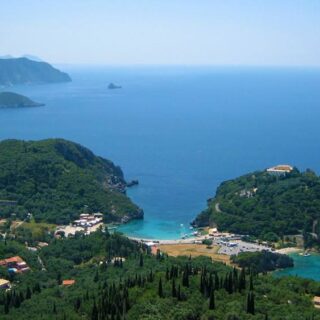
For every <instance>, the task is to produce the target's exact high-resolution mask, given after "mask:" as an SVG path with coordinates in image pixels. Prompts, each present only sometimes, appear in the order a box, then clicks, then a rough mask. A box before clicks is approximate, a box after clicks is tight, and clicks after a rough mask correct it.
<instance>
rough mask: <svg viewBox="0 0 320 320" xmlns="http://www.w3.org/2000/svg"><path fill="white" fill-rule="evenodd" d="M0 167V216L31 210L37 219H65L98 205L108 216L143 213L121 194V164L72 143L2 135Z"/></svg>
mask: <svg viewBox="0 0 320 320" xmlns="http://www.w3.org/2000/svg"><path fill="white" fill-rule="evenodd" d="M0 167H1V171H0V216H2V217H8V216H10V215H11V214H12V213H13V212H14V213H15V214H17V215H18V217H20V218H24V217H25V215H26V214H27V213H29V212H30V213H32V214H33V216H34V218H35V219H36V221H45V222H49V223H59V224H60V223H64V224H65V223H68V222H69V221H70V220H71V219H74V218H77V217H78V215H79V213H80V212H81V211H83V210H88V211H91V212H98V211H100V212H102V213H104V214H105V216H106V219H107V221H110V220H120V219H121V218H122V217H124V216H128V217H129V218H130V217H138V218H141V217H142V215H143V213H142V211H141V210H140V209H139V208H138V207H137V206H135V205H134V204H133V203H132V202H131V200H130V199H129V198H128V197H127V196H126V195H125V194H124V190H125V181H124V178H123V173H122V171H121V169H120V168H119V167H117V166H115V165H114V164H113V163H112V162H111V161H108V160H105V159H103V158H101V157H98V156H95V155H94V154H93V153H92V152H91V151H90V150H88V149H86V148H84V147H82V146H80V145H78V144H76V143H73V142H69V141H66V140H62V139H49V140H43V141H37V142H34V141H18V140H5V141H2V142H1V143H0ZM7 200H11V201H16V202H17V205H15V203H14V202H13V203H10V202H7Z"/></svg>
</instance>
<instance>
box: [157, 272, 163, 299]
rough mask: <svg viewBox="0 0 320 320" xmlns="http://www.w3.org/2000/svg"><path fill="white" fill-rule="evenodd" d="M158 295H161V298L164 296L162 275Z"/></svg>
mask: <svg viewBox="0 0 320 320" xmlns="http://www.w3.org/2000/svg"><path fill="white" fill-rule="evenodd" d="M158 295H159V297H160V298H163V288H162V280H161V277H160V279H159V286H158Z"/></svg>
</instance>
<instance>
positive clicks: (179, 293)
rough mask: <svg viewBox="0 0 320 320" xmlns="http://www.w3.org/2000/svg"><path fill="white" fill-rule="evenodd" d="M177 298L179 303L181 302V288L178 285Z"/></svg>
mask: <svg viewBox="0 0 320 320" xmlns="http://www.w3.org/2000/svg"><path fill="white" fill-rule="evenodd" d="M177 298H178V300H179V301H180V300H181V287H180V284H179V286H178V291H177Z"/></svg>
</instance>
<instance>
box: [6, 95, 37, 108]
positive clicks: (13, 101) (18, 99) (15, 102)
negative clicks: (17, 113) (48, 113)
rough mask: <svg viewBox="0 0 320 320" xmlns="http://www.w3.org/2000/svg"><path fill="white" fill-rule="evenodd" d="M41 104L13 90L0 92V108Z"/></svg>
mask: <svg viewBox="0 0 320 320" xmlns="http://www.w3.org/2000/svg"><path fill="white" fill-rule="evenodd" d="M42 105H43V104H41V103H37V102H34V101H32V100H31V99H29V98H27V97H25V96H22V95H21V94H17V93H13V92H0V108H24V107H40V106H42Z"/></svg>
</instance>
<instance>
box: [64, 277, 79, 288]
mask: <svg viewBox="0 0 320 320" xmlns="http://www.w3.org/2000/svg"><path fill="white" fill-rule="evenodd" d="M75 283H76V280H72V279H71V280H63V281H62V285H64V286H65V287H69V286H72V285H73V284H75Z"/></svg>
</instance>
